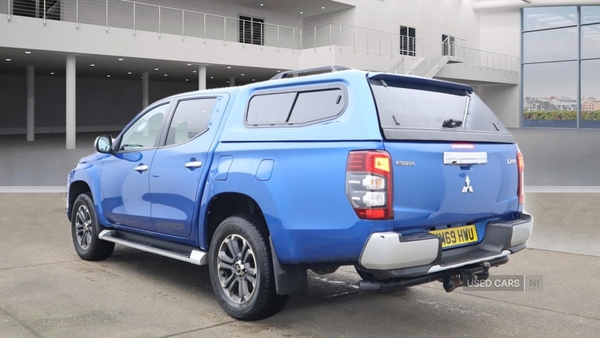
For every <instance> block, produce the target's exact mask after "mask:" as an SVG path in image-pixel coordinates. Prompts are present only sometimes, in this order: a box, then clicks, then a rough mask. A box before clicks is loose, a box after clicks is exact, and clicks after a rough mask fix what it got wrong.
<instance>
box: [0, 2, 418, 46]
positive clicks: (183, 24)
mask: <svg viewBox="0 0 600 338" xmlns="http://www.w3.org/2000/svg"><path fill="white" fill-rule="evenodd" d="M0 13H6V14H8V20H9V21H10V20H11V17H12V16H13V15H18V16H28V17H34V18H39V19H42V20H44V23H46V22H47V20H60V21H66V22H73V23H74V24H75V27H77V28H78V27H79V25H80V24H91V25H99V26H104V27H105V29H106V31H108V30H109V29H110V28H124V29H129V30H131V32H132V34H136V33H137V32H139V31H145V32H154V33H157V34H158V36H159V37H160V36H161V35H162V34H170V35H178V36H181V38H182V39H185V38H186V37H195V38H201V39H204V40H205V41H206V40H207V39H210V40H220V41H223V43H225V44H227V43H228V42H237V43H244V44H255V45H261V46H271V47H277V48H286V49H292V50H300V49H309V48H318V47H325V46H329V47H332V46H337V47H338V48H348V47H349V48H352V49H353V50H354V51H358V50H361V51H366V52H367V53H378V54H379V55H385V54H389V55H392V56H393V55H408V56H423V55H424V54H423V45H424V44H423V40H422V39H417V38H414V37H408V36H402V35H399V34H393V33H388V32H381V31H376V30H371V29H367V28H362V27H355V26H349V25H344V24H339V23H331V24H327V25H322V26H316V27H311V28H306V29H302V28H294V27H287V26H281V25H272V24H267V23H262V22H250V21H247V20H242V19H240V18H231V17H225V16H220V15H214V14H208V13H202V12H196V11H190V10H183V9H177V8H172V7H168V6H159V5H152V4H146V3H141V2H136V1H130V0H70V1H57V0H0Z"/></svg>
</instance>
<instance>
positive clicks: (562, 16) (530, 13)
mask: <svg viewBox="0 0 600 338" xmlns="http://www.w3.org/2000/svg"><path fill="white" fill-rule="evenodd" d="M576 24H577V7H529V8H524V9H523V30H525V31H528V30H535V29H546V28H556V27H566V26H573V25H576Z"/></svg>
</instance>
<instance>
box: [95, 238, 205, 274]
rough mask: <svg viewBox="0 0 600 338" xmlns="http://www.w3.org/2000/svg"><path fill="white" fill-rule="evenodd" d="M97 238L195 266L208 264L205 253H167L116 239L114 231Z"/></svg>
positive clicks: (166, 251)
mask: <svg viewBox="0 0 600 338" xmlns="http://www.w3.org/2000/svg"><path fill="white" fill-rule="evenodd" d="M98 238H100V239H101V240H104V241H109V242H114V243H117V244H121V245H124V246H128V247H130V248H134V249H138V250H142V251H146V252H150V253H153V254H157V255H161V256H165V257H169V258H173V259H177V260H180V261H183V262H187V263H192V264H195V265H206V264H208V257H207V255H206V252H204V251H201V250H191V251H190V253H189V255H187V256H186V255H185V254H184V253H180V252H175V251H169V250H166V249H162V248H157V247H155V246H151V245H147V244H144V243H139V242H134V241H131V240H128V239H125V238H120V237H118V233H117V231H115V230H102V232H100V234H99V235H98Z"/></svg>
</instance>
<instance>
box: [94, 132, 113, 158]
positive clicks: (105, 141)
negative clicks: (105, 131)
mask: <svg viewBox="0 0 600 338" xmlns="http://www.w3.org/2000/svg"><path fill="white" fill-rule="evenodd" d="M112 144H113V138H112V136H110V135H100V136H98V137H97V138H96V141H94V149H96V151H97V152H99V153H103V154H108V153H110V150H111V148H112Z"/></svg>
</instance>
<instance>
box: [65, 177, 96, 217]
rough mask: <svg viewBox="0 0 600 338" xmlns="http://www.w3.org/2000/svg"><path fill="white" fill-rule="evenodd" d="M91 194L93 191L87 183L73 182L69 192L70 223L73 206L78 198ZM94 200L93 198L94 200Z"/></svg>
mask: <svg viewBox="0 0 600 338" xmlns="http://www.w3.org/2000/svg"><path fill="white" fill-rule="evenodd" d="M86 192H89V193H91V192H92V190H91V189H90V186H89V184H88V183H87V182H85V181H75V182H72V183H71V185H69V191H68V193H67V196H68V197H67V217H68V218H69V221H70V220H71V213H72V211H73V204H75V200H76V199H77V196H79V195H81V194H83V193H86ZM93 199H94V198H93V197H92V200H93Z"/></svg>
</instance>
